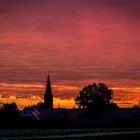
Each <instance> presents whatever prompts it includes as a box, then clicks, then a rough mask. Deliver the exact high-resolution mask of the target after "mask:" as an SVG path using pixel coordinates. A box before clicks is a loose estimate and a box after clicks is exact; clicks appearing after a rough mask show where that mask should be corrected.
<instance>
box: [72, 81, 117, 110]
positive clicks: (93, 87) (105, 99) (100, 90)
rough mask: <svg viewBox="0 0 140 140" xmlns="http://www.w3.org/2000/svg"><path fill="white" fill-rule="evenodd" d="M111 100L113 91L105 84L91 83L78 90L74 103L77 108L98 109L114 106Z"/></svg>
mask: <svg viewBox="0 0 140 140" xmlns="http://www.w3.org/2000/svg"><path fill="white" fill-rule="evenodd" d="M112 99H113V91H112V90H111V89H110V88H109V87H108V86H107V85H106V84H104V83H98V84H96V83H93V84H90V85H88V86H86V87H84V88H83V89H82V90H80V92H79V95H77V97H76V99H75V102H76V105H78V107H79V108H90V107H91V108H93V107H95V108H100V107H106V106H109V105H113V106H114V105H115V104H113V102H112Z"/></svg>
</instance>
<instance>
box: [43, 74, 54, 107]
mask: <svg viewBox="0 0 140 140" xmlns="http://www.w3.org/2000/svg"><path fill="white" fill-rule="evenodd" d="M44 104H45V107H46V108H47V109H53V94H52V88H51V82H50V76H49V74H48V79H47V82H46V89H45V94H44Z"/></svg>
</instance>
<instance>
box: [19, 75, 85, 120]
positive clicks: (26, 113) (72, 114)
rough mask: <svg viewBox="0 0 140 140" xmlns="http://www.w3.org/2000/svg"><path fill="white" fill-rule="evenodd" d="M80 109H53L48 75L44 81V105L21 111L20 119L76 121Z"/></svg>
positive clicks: (81, 111) (81, 112)
mask: <svg viewBox="0 0 140 140" xmlns="http://www.w3.org/2000/svg"><path fill="white" fill-rule="evenodd" d="M83 112H84V111H83V110H82V109H66V108H54V107H53V91H52V87H51V80H50V76H49V74H48V78H47V81H46V87H45V93H44V103H43V107H34V108H28V107H26V108H24V109H23V110H22V111H21V117H22V118H25V119H26V118H34V119H37V120H63V119H70V120H71V119H72V120H73V119H77V118H78V117H80V116H81V115H82V114H83Z"/></svg>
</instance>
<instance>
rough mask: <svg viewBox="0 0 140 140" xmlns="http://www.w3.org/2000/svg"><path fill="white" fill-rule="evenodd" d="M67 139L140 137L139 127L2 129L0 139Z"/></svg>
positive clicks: (103, 139)
mask: <svg viewBox="0 0 140 140" xmlns="http://www.w3.org/2000/svg"><path fill="white" fill-rule="evenodd" d="M7 139H9V140H14V139H19V140H22V139H24V140H26V139H32V140H34V139H36V140H37V139H57V140H58V139H67V140H79V139H80V140H82V139H88V140H89V139H94V140H105V139H107V140H111V139H112V140H114V139H115V140H117V139H119V140H123V139H127V140H130V139H133V140H135V139H138V140H139V139H140V129H138V128H102V129H1V130H0V140H7Z"/></svg>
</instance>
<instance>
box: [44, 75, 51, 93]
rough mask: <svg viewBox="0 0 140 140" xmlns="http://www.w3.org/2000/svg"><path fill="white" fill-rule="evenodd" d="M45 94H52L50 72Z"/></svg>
mask: <svg viewBox="0 0 140 140" xmlns="http://www.w3.org/2000/svg"><path fill="white" fill-rule="evenodd" d="M45 94H46V95H52V88H51V81H50V76H49V73H48V79H47V82H46V90H45Z"/></svg>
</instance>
